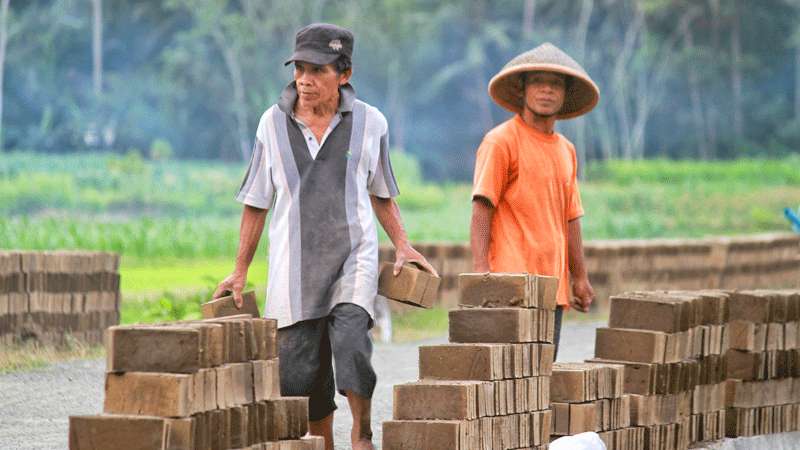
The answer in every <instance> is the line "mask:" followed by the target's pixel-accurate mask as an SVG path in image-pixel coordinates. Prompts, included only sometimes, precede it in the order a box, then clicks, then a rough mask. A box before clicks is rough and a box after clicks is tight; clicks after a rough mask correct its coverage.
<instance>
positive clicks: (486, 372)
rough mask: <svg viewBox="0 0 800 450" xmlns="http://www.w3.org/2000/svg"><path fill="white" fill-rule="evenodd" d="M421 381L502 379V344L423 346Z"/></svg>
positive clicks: (420, 354) (420, 351)
mask: <svg viewBox="0 0 800 450" xmlns="http://www.w3.org/2000/svg"><path fill="white" fill-rule="evenodd" d="M419 377H420V379H426V378H432V379H444V380H489V381H490V380H499V379H502V378H503V345H501V344H444V345H433V346H425V345H423V346H420V348H419Z"/></svg>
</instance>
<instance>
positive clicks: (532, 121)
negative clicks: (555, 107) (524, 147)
mask: <svg viewBox="0 0 800 450" xmlns="http://www.w3.org/2000/svg"><path fill="white" fill-rule="evenodd" d="M522 120H523V121H524V122H525V124H526V125H528V126H529V127H531V128H534V129H536V130H537V131H541V132H542V133H544V134H553V131H554V129H555V126H556V116H554V115H553V116H540V115H538V114H535V113H534V112H533V111H531V110H530V109H529V108H525V109H524V110H523V111H522Z"/></svg>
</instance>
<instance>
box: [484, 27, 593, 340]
mask: <svg viewBox="0 0 800 450" xmlns="http://www.w3.org/2000/svg"><path fill="white" fill-rule="evenodd" d="M489 95H490V96H491V97H492V99H493V100H494V101H495V102H497V103H498V104H499V105H500V106H502V107H503V108H505V109H508V110H509V111H511V112H513V113H514V116H513V117H512V118H511V119H509V120H507V121H506V122H503V123H502V124H500V125H499V126H497V127H496V128H494V129H493V130H491V131H489V133H487V134H486V136H485V137H484V139H483V142H482V143H481V145H480V147H479V148H478V154H477V159H476V162H475V178H474V187H473V192H472V207H473V209H472V224H471V229H470V234H471V239H470V240H471V245H472V252H473V264H474V270H475V271H477V272H528V273H535V274H540V275H549V276H555V277H558V278H559V280H560V282H559V287H558V296H557V303H558V309H557V310H556V334H555V342H556V351H558V340H559V334H560V331H561V330H560V329H561V315H562V313H563V310H564V309H565V308H569V307H570V306H572V307H574V308H575V309H577V310H579V311H583V312H586V311H588V310H589V306H590V305H591V303H592V300H593V298H594V291H593V289H592V286H591V284H590V283H589V278H588V275H587V273H586V268H585V266H584V264H583V244H582V239H581V225H580V218H581V216H583V207H582V206H581V198H580V193H579V192H578V183H577V159H576V156H575V147H574V146H573V145H572V143H571V142H570V141H569V140H567V138H565V137H564V136H562V135H561V134H559V133H557V132H555V131H554V126H555V123H556V120H563V119H570V118H573V117H577V116H580V115H582V114H585V113H587V112H589V111H590V110H591V109H592V108H594V106H595V105H596V104H597V101H598V100H599V98H600V92H599V89H598V88H597V85H595V83H594V82H593V81H592V80H591V78H589V75H587V74H586V71H584V70H583V68H582V67H581V66H580V65H579V64H578V63H577V62H575V61H574V60H573V59H572V58H570V57H569V56H568V55H567V54H566V53H564V52H563V51H561V50H559V49H558V48H557V47H555V46H554V45H552V44H550V43H545V44H542V45H540V46H539V47H536V48H535V49H533V50H530V51H528V52H525V53H523V54H521V55H519V56H517V57H516V58H514V59H512V60H511V61H510V62H509V63H508V64H506V65H505V67H503V69H502V70H501V71H500V72H499V73H498V74H497V75H495V76H494V77H493V78H492V80H491V81H490V82H489ZM570 280H571V283H570Z"/></svg>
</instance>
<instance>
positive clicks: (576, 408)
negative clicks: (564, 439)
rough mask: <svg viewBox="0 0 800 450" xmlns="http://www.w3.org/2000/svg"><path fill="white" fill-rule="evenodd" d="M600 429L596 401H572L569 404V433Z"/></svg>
mask: <svg viewBox="0 0 800 450" xmlns="http://www.w3.org/2000/svg"><path fill="white" fill-rule="evenodd" d="M585 431H598V429H597V407H596V406H595V404H594V403H571V404H570V405H569V434H578V433H583V432H585Z"/></svg>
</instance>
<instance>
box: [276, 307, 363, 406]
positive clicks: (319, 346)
mask: <svg viewBox="0 0 800 450" xmlns="http://www.w3.org/2000/svg"><path fill="white" fill-rule="evenodd" d="M371 327H372V319H370V317H369V314H368V313H367V312H366V311H365V310H364V308H362V307H360V306H358V305H355V304H353V303H341V304H339V305H336V306H335V307H334V308H333V310H331V312H330V314H328V316H327V317H322V318H319V319H311V320H304V321H301V322H297V323H295V324H294V325H290V326H288V327H285V328H281V329H279V330H278V356H279V358H280V360H279V363H280V372H281V395H283V396H287V397H289V396H291V397H308V415H309V420H312V421H316V420H321V419H324V418H325V417H327V416H328V415H330V414H331V413H332V412H333V411H335V410H336V403H335V402H334V395H335V392H336V391H335V389H334V367H335V369H336V370H335V374H336V387H337V388H338V390H339V393H340V394H342V395H345V391H352V392H355V393H356V394H358V395H360V396H362V397H366V398H372V393H373V391H374V390H375V382H376V380H377V378H376V376H375V371H374V370H373V369H372V363H371V362H370V360H371V358H372V340H371V339H370V335H369V329H370V328H371Z"/></svg>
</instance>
